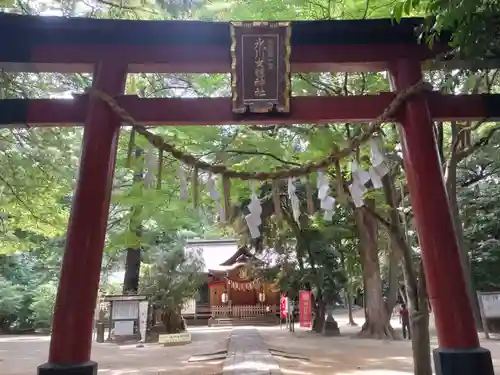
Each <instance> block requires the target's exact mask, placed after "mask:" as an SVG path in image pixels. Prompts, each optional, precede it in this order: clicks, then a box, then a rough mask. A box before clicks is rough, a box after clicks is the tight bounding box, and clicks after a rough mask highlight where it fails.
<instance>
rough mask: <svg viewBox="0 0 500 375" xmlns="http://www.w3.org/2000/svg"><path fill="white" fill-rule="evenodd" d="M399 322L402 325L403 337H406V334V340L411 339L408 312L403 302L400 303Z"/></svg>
mask: <svg viewBox="0 0 500 375" xmlns="http://www.w3.org/2000/svg"><path fill="white" fill-rule="evenodd" d="M399 322H400V323H401V325H402V327H403V338H404V339H406V336H408V340H411V329H410V312H409V311H408V309H407V308H406V304H404V303H402V304H401V309H400V310H399ZM407 334H408V335H407Z"/></svg>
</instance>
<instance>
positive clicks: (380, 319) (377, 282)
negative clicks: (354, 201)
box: [355, 200, 394, 339]
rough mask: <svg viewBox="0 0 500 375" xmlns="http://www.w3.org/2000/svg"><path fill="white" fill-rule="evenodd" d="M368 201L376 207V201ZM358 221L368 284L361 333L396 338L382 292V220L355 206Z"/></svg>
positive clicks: (373, 336)
mask: <svg viewBox="0 0 500 375" xmlns="http://www.w3.org/2000/svg"><path fill="white" fill-rule="evenodd" d="M365 204H366V205H367V206H369V207H370V208H371V209H373V206H374V203H373V201H370V200H366V202H365ZM355 218H356V225H357V228H358V233H359V237H360V255H361V262H362V266H363V279H364V284H365V301H366V321H365V323H364V324H363V327H362V329H361V332H360V335H361V336H362V337H371V338H377V339H383V338H391V339H393V338H394V331H393V329H392V327H391V326H390V319H389V316H388V314H387V310H386V307H385V303H384V299H383V294H382V278H381V276H380V264H379V258H378V223H377V219H376V218H374V217H373V216H372V215H370V214H368V213H367V212H366V211H365V210H364V209H362V208H361V209H360V208H358V209H356V210H355Z"/></svg>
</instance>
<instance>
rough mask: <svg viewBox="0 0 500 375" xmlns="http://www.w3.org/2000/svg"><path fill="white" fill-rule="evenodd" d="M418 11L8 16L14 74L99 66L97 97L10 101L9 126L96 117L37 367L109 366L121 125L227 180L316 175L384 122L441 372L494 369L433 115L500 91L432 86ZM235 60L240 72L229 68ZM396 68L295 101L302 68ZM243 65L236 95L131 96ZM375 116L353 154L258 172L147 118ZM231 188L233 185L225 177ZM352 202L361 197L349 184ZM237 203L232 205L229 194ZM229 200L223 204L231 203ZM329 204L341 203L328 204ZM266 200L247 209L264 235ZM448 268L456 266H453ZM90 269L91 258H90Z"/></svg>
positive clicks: (465, 114) (453, 115) (1, 55)
mask: <svg viewBox="0 0 500 375" xmlns="http://www.w3.org/2000/svg"><path fill="white" fill-rule="evenodd" d="M421 22H422V21H421V20H419V19H403V20H402V22H401V23H399V24H393V22H392V20H389V19H379V20H359V21H311V22H293V23H291V24H288V23H282V22H277V23H266V22H257V23H235V24H233V25H230V24H228V23H210V22H195V21H187V22H183V21H128V20H100V19H63V18H54V17H40V18H38V17H33V16H18V15H13V14H7V13H2V14H0V32H1V33H2V35H16V38H9V39H7V40H6V41H4V44H3V46H2V47H3V48H2V49H1V50H0V68H2V69H5V70H7V71H16V72H61V73H62V72H93V73H94V79H93V84H92V88H91V89H90V90H89V93H88V94H85V95H81V96H78V97H75V98H74V99H73V100H71V101H67V100H54V99H29V100H28V99H26V100H24V99H12V100H2V101H0V125H1V126H8V127H11V126H16V125H17V126H19V125H21V126H22V125H24V124H28V126H30V127H37V126H76V125H78V124H84V129H85V130H84V137H83V151H82V156H81V163H80V169H79V176H78V186H77V189H76V192H75V195H74V200H73V206H72V211H71V217H70V221H69V225H68V232H67V241H66V249H65V253H64V260H63V265H62V271H61V278H60V285H59V291H58V296H57V302H56V309H55V315H54V324H53V331H52V339H51V345H50V353H49V359H48V363H46V364H44V365H41V366H40V367H39V369H38V373H39V374H97V364H96V363H94V362H92V361H91V360H90V350H91V340H92V318H93V313H94V307H95V301H96V296H97V289H98V284H99V273H100V267H101V258H102V251H103V244H104V237H105V231H106V222H107V217H108V216H107V215H108V208H109V203H110V194H111V187H112V180H113V171H114V165H115V157H116V148H117V139H118V134H119V132H120V126H121V125H123V124H127V125H131V126H133V127H134V129H135V130H136V132H137V133H139V134H141V135H143V136H145V137H146V138H147V139H148V140H149V142H150V143H152V144H153V145H154V146H155V147H157V148H159V149H162V150H163V151H165V152H169V153H171V154H172V155H173V156H174V157H175V158H177V159H178V160H180V161H181V162H182V163H184V164H186V165H189V166H193V167H195V169H202V170H205V171H208V172H212V173H213V174H219V175H222V177H223V179H225V180H227V179H231V178H241V179H245V180H260V181H264V180H270V181H278V180H281V179H287V178H295V177H299V176H305V175H308V174H311V173H313V172H318V171H320V170H321V169H322V168H326V167H328V166H329V165H330V164H332V163H333V162H334V161H335V160H339V159H340V158H344V157H348V156H349V155H350V154H351V152H352V150H353V149H354V148H355V147H358V146H360V145H361V144H363V143H364V142H366V141H368V140H370V139H371V138H372V137H373V136H374V135H376V133H377V132H378V131H379V129H380V127H381V126H382V124H383V123H385V122H391V121H392V122H399V123H401V125H402V126H401V129H402V136H403V142H402V145H403V154H404V163H405V170H406V175H407V178H408V182H409V189H410V194H411V200H412V204H413V209H414V214H415V221H416V226H417V228H418V234H419V240H420V245H421V250H422V258H423V262H424V267H425V273H426V276H427V283H428V292H429V296H430V300H431V303H432V307H433V311H434V314H435V321H436V328H437V333H438V339H439V348H438V349H436V351H435V352H434V357H435V363H436V372H437V373H438V374H446V375H452V374H453V375H456V374H467V375H472V374H480V375H491V374H493V368H492V362H491V355H490V353H489V351H487V350H485V349H481V348H480V346H479V340H478V335H477V332H476V329H475V326H474V320H473V315H472V310H471V308H470V306H469V302H468V299H467V292H466V288H465V282H464V277H463V274H462V271H461V267H460V260H459V252H458V251H459V250H458V246H457V241H456V238H455V234H454V229H453V223H452V219H451V216H450V212H449V209H448V201H447V197H446V191H445V187H444V184H443V177H442V172H441V166H440V162H439V158H438V153H437V149H436V144H435V139H434V134H433V127H432V121H433V120H439V121H444V120H456V121H460V120H473V119H483V118H492V117H499V115H500V96H499V95H445V94H440V93H437V92H432V88H429V87H427V85H425V84H424V83H423V81H422V71H421V64H422V62H424V61H426V60H428V59H432V58H434V57H435V56H436V55H437V54H438V53H440V52H442V51H443V50H445V49H446V46H444V45H436V46H435V50H429V49H428V48H427V47H426V46H423V45H419V44H417V42H416V38H415V35H414V28H415V26H417V25H419V24H420V23H421ZM232 68H233V71H231V69H232ZM342 71H350V72H351V71H364V72H367V71H368V72H380V71H388V72H389V73H390V76H391V77H392V81H393V84H394V87H395V89H396V92H395V93H391V92H387V93H380V94H378V95H367V96H331V97H325V96H323V97H321V96H318V97H291V94H290V93H291V87H290V86H291V79H290V74H291V73H292V72H342ZM137 72H179V73H182V72H184V73H229V72H231V74H232V87H233V97H232V98H197V99H194V98H189V99H143V98H138V97H136V96H129V95H123V93H124V87H125V82H126V79H127V73H137ZM334 122H351V123H352V122H366V123H370V125H367V127H366V130H365V132H364V133H363V134H362V135H361V136H359V137H357V138H355V139H354V140H353V141H352V143H351V144H350V145H349V146H348V147H346V148H344V149H341V150H333V151H332V152H331V154H330V155H328V156H327V157H326V158H324V159H322V160H319V161H312V162H311V163H309V164H307V165H305V166H301V167H297V168H294V169H290V170H279V171H275V172H269V173H263V172H257V173H251V172H238V171H234V170H230V169H228V168H227V167H226V166H223V165H209V164H207V163H204V162H200V161H198V160H196V159H195V158H194V157H193V156H191V155H188V154H185V153H184V152H182V151H181V150H178V149H176V148H175V146H173V145H170V144H168V143H166V142H165V141H164V140H163V139H161V137H159V136H157V135H155V134H154V133H153V132H152V131H151V130H150V129H146V128H145V126H144V125H148V126H153V125H176V126H178V125H222V124H233V125H234V124H241V125H248V124H292V123H293V124H304V123H305V124H308V123H323V124H326V123H334ZM225 186H227V184H226V185H225ZM350 193H351V196H352V199H353V201H354V202H356V201H358V203H357V204H362V202H361V200H362V199H361V198H362V197H359V196H358V197H357V198H356V194H357V193H356V191H355V189H354V187H352V188H351V191H350ZM226 203H227V202H226ZM221 205H222V202H221ZM325 207H326V208H325V210H326V211H328V210H331V209H332V207H331V206H328V205H326V206H325ZM259 215H260V214H259V212H258V208H256V209H255V211H254V212H251V215H249V217H247V223H248V225H249V229H250V231H251V232H252V235H253V236H258V235H259V233H258V225H259ZM441 264H446V272H445V273H443V272H442V269H441V268H440V265H441ZM82 265H85V266H82Z"/></svg>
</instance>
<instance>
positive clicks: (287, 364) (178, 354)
mask: <svg viewBox="0 0 500 375" xmlns="http://www.w3.org/2000/svg"><path fill="white" fill-rule="evenodd" d="M357 315H358V316H357V317H356V319H355V320H356V321H357V322H358V323H359V324H361V323H363V318H362V316H361V315H362V312H358V314H357ZM335 318H336V320H337V322H338V323H339V328H340V331H341V334H342V336H341V337H329V338H327V337H322V336H319V335H316V334H313V333H311V332H308V331H306V330H304V329H300V328H297V329H296V331H295V332H294V333H290V332H288V331H287V330H285V329H284V327H283V329H280V327H261V328H259V331H260V333H261V336H262V338H263V339H264V341H265V342H266V343H267V345H268V346H269V348H270V349H272V350H274V353H277V352H278V351H279V352H280V353H279V354H280V356H277V357H276V360H277V361H278V364H279V365H280V368H281V371H282V373H283V375H326V374H328V375H409V374H412V357H411V345H410V342H408V341H376V340H367V339H358V338H356V336H355V335H356V333H357V332H359V329H360V328H359V327H349V326H348V325H347V316H346V315H345V314H342V312H339V313H338V314H336V316H335ZM392 324H393V326H394V327H395V328H396V329H400V325H399V322H398V321H397V319H395V320H393V322H392ZM190 331H191V334H192V341H193V342H192V343H191V344H189V345H184V346H177V347H163V346H161V345H158V344H148V345H146V346H145V347H144V348H136V346H135V345H124V346H118V345H115V344H97V343H96V344H94V345H93V347H92V359H93V360H95V361H97V362H98V363H99V374H100V375H101V374H102V375H132V374H133V375H142V374H144V375H153V374H154V375H164V374H180V375H216V374H220V372H221V369H222V361H221V360H218V361H212V362H198V363H188V359H189V358H190V357H191V356H194V355H201V354H207V353H213V352H216V351H219V350H224V349H226V348H227V339H228V337H229V333H230V331H231V329H230V328H205V327H193V328H191V329H190ZM431 331H433V330H432V329H431ZM436 345H437V343H436V339H435V337H434V338H433V342H432V346H433V347H435V346H436ZM482 345H483V347H486V348H488V349H490V350H491V353H492V357H493V360H494V366H495V372H496V373H498V374H500V340H490V341H485V340H483V341H482ZM48 346H49V338H48V337H44V336H0V375H35V374H36V367H37V366H38V365H39V364H41V363H43V362H45V361H46V360H47V352H48ZM281 352H284V353H281ZM281 355H284V356H286V357H297V356H301V357H305V358H302V359H298V358H284V357H283V356H281Z"/></svg>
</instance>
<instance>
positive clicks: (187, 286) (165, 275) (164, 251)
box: [141, 244, 204, 333]
mask: <svg viewBox="0 0 500 375" xmlns="http://www.w3.org/2000/svg"><path fill="white" fill-rule="evenodd" d="M169 245H172V244H167V245H161V244H159V245H158V246H157V247H156V248H155V249H150V254H152V253H153V252H154V254H155V255H154V257H151V258H152V259H155V260H154V263H150V264H148V265H146V266H144V267H143V274H142V277H141V293H143V294H147V295H150V296H151V302H152V305H153V307H154V308H155V309H161V311H162V321H163V325H164V327H165V331H166V332H167V333H177V332H179V331H181V330H182V329H183V327H182V318H181V308H182V305H183V304H184V303H185V302H186V300H188V299H189V298H194V297H195V296H196V295H197V293H198V288H199V287H200V285H201V283H202V282H203V280H202V272H203V266H204V264H203V259H202V258H201V253H199V252H197V251H195V250H193V252H185V251H184V249H183V248H182V244H177V246H172V247H170V246H169Z"/></svg>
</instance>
